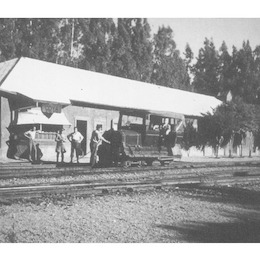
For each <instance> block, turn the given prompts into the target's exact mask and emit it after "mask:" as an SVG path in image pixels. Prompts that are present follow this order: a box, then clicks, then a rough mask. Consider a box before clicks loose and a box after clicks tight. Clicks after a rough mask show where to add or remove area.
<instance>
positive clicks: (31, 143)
mask: <svg viewBox="0 0 260 260" xmlns="http://www.w3.org/2000/svg"><path fill="white" fill-rule="evenodd" d="M37 132H38V131H37V130H36V127H35V126H34V127H33V129H30V130H29V131H27V132H25V133H24V136H25V137H27V138H28V139H29V161H30V162H32V159H33V154H34V159H35V160H36V158H37V149H36V146H35V142H34V140H35V137H36V133H37Z"/></svg>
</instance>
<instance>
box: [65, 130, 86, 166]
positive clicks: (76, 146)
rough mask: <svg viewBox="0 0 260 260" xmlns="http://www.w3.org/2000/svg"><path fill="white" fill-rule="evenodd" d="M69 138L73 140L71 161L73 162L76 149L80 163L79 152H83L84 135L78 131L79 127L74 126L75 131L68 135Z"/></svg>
mask: <svg viewBox="0 0 260 260" xmlns="http://www.w3.org/2000/svg"><path fill="white" fill-rule="evenodd" d="M67 138H68V140H69V141H70V142H71V153H70V162H71V163H72V162H73V156H74V150H75V151H76V158H77V163H79V154H80V152H81V142H82V141H83V139H84V137H83V135H82V134H81V133H80V132H79V131H78V128H77V127H76V126H75V127H74V132H73V133H71V134H69V135H68V136H67Z"/></svg>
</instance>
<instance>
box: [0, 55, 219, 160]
mask: <svg viewBox="0 0 260 260" xmlns="http://www.w3.org/2000/svg"><path fill="white" fill-rule="evenodd" d="M220 104H221V101H219V100H218V99H216V98H214V97H212V96H207V95H202V94H196V93H192V92H187V91H182V90H178V89H172V88H166V87H162V86H157V85H153V84H149V83H144V82H139V81H134V80H129V79H124V78H120V77H115V76H110V75H106V74H102V73H97V72H92V71H86V70H82V69H77V68H72V67H68V66H64V65H58V64H55V63H49V62H45V61H40V60H36V59H31V58H25V57H21V58H19V59H18V58H17V59H12V60H9V61H6V62H2V63H0V159H1V160H5V159H6V158H7V152H8V144H7V143H6V142H7V141H8V140H9V136H10V131H13V130H14V129H15V131H17V132H19V133H20V134H23V133H24V132H25V131H27V130H29V129H31V128H32V126H36V127H37V129H38V130H40V132H39V133H38V134H37V135H36V142H37V143H38V144H39V146H40V148H41V150H42V152H43V158H42V160H46V161H55V158H56V153H55V145H56V143H55V140H54V139H55V133H56V131H57V130H58V129H60V128H64V133H65V135H68V134H69V133H71V132H73V129H74V127H75V126H77V127H78V130H79V131H80V132H81V134H82V135H83V136H84V141H83V143H82V150H83V152H84V154H85V155H86V157H87V158H88V157H89V156H90V149H89V143H90V137H91V133H92V131H93V130H94V129H95V127H96V125H98V124H101V125H102V126H103V130H108V129H110V124H111V120H113V121H114V122H116V121H117V120H118V118H119V112H120V111H121V112H122V111H128V112H129V111H133V112H135V111H142V112H146V113H150V114H154V115H164V116H165V117H167V116H168V117H171V118H176V120H182V119H184V118H197V117H200V116H201V115H202V114H203V113H207V112H211V111H212V110H213V109H215V108H216V107H217V106H218V105H220ZM66 148H67V153H66V154H65V161H69V159H70V143H69V142H66Z"/></svg>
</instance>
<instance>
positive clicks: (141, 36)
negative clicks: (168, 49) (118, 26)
mask: <svg viewBox="0 0 260 260" xmlns="http://www.w3.org/2000/svg"><path fill="white" fill-rule="evenodd" d="M129 29H130V35H131V46H132V55H133V58H134V60H135V62H136V69H137V71H138V73H139V75H138V80H140V81H144V82H150V78H151V74H152V66H153V56H152V49H153V47H152V42H151V39H150V31H151V29H150V25H149V24H148V22H147V19H141V18H137V19H132V21H131V27H129Z"/></svg>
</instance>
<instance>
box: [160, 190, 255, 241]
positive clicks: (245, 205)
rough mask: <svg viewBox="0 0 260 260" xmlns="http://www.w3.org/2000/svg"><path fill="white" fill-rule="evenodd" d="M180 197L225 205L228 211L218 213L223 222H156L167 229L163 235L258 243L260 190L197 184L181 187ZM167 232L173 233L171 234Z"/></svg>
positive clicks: (194, 239) (171, 238)
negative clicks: (182, 190)
mask: <svg viewBox="0 0 260 260" xmlns="http://www.w3.org/2000/svg"><path fill="white" fill-rule="evenodd" d="M183 193H184V194H182V195H183V196H186V197H190V198H192V199H195V200H197V199H198V200H201V201H208V202H211V203H215V202H220V203H226V204H229V205H230V206H232V207H231V209H232V210H230V211H229V210H227V209H225V210H224V209H223V210H222V211H220V212H219V214H220V215H222V216H224V217H225V218H227V221H225V222H223V221H222V222H221V221H219V222H190V223H187V224H186V223H185V224H183V225H180V224H178V225H175V224H172V223H171V224H168V225H167V224H166V225H157V226H156V227H157V228H160V229H163V230H167V234H168V235H167V236H165V238H167V239H169V240H170V241H174V239H176V233H178V236H180V240H181V241H182V242H191V243H259V242H260V191H256V190H247V189H243V188H241V187H198V186H196V188H194V187H193V188H190V189H187V188H186V189H185V191H184V192H183ZM171 232H172V233H173V234H172V235H171Z"/></svg>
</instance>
